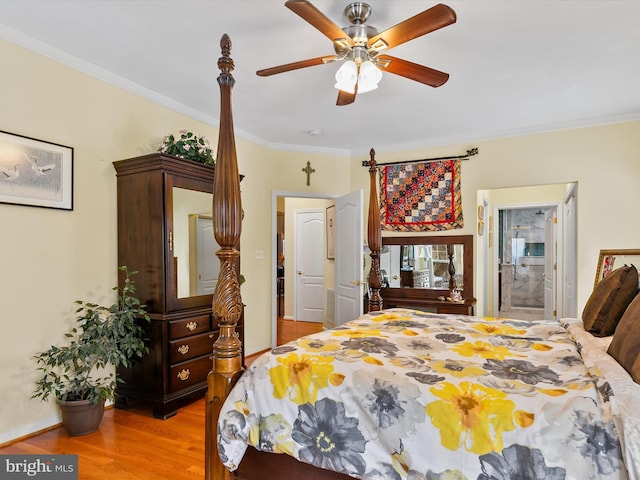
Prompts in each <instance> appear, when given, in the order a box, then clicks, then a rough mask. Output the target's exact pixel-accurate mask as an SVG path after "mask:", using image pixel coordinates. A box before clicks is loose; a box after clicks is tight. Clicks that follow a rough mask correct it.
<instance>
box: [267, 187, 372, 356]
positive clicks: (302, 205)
mask: <svg viewBox="0 0 640 480" xmlns="http://www.w3.org/2000/svg"><path fill="white" fill-rule="evenodd" d="M362 196H363V195H362V190H358V191H356V192H351V193H349V194H346V195H322V194H302V193H289V192H272V208H273V210H272V211H273V216H272V231H273V238H274V242H273V247H272V258H273V264H272V265H273V270H272V272H273V277H272V278H273V286H272V292H274V293H273V302H272V305H273V307H272V343H273V346H276V345H277V341H278V338H279V337H280V335H279V329H278V324H279V323H280V324H281V323H282V322H279V321H278V319H279V318H281V319H282V320H285V321H286V320H292V321H296V324H297V325H296V326H297V327H298V328H301V327H302V326H303V325H301V324H302V323H303V322H297V320H299V319H297V318H295V317H296V316H297V315H298V305H299V304H300V303H301V302H302V301H303V300H304V299H303V298H301V295H302V294H303V293H304V289H303V288H301V286H300V285H299V282H298V280H299V277H300V274H301V273H302V274H303V273H305V272H303V271H302V270H301V269H300V268H299V265H298V264H300V257H301V255H300V254H301V253H303V254H304V251H306V250H307V248H308V247H307V245H304V248H301V247H298V246H297V245H298V242H297V240H296V239H297V237H298V236H299V230H301V229H300V228H299V227H297V226H296V221H295V217H296V215H295V212H305V211H309V210H314V209H315V210H316V211H317V210H320V211H322V212H323V213H324V215H325V217H324V220H325V225H326V224H327V223H326V219H327V218H329V216H330V215H331V218H335V220H334V223H333V231H332V230H331V229H329V228H325V227H324V226H323V228H322V231H318V230H315V233H314V234H315V236H316V237H321V238H316V239H315V240H317V241H315V242H312V243H314V244H315V245H316V247H314V249H313V250H314V251H313V252H308V255H311V254H313V255H318V254H319V255H320V257H321V262H322V263H323V265H322V267H323V268H322V271H323V281H322V286H321V287H320V286H319V285H318V287H320V289H321V292H322V293H321V307H322V314H321V315H322V322H321V323H320V322H317V321H315V322H314V323H316V324H318V323H320V325H319V327H320V328H331V327H333V326H334V325H338V324H340V323H342V322H343V321H345V320H352V319H354V318H357V317H358V316H359V315H360V314H362V307H363V298H362V280H363V270H362V244H363V232H362V221H363V215H362V203H363V199H362ZM279 219H280V220H279ZM279 222H280V224H281V227H278V223H279ZM279 228H280V230H279ZM331 244H332V245H333V246H334V248H333V251H331V250H332V249H330V248H328V245H331ZM320 245H321V246H320ZM304 256H305V255H302V257H304ZM304 323H308V322H304ZM305 332H306V330H305ZM306 333H308V332H306ZM299 336H302V335H299ZM296 338H297V337H296Z"/></svg>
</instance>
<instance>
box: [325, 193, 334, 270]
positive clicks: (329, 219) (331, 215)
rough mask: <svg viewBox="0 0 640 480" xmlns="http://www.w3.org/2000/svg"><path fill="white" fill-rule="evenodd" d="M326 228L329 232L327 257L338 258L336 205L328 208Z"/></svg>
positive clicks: (330, 258)
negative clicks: (336, 247)
mask: <svg viewBox="0 0 640 480" xmlns="http://www.w3.org/2000/svg"><path fill="white" fill-rule="evenodd" d="M325 230H326V232H327V258H328V259H329V260H334V259H335V258H336V251H335V205H331V206H329V207H327V209H326V218H325Z"/></svg>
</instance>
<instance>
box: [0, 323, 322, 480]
mask: <svg viewBox="0 0 640 480" xmlns="http://www.w3.org/2000/svg"><path fill="white" fill-rule="evenodd" d="M320 330H322V325H321V324H317V323H316V324H312V323H308V322H296V321H293V320H282V323H281V324H279V325H278V345H281V344H283V343H286V342H288V341H290V340H293V339H295V338H298V337H300V336H302V335H307V334H309V333H315V332H317V331H320ZM247 361H249V358H247ZM46 453H66V454H77V455H78V471H79V473H78V478H79V479H80V480H94V479H95V480H98V479H100V480H103V479H105V478H114V479H118V480H158V479H165V478H166V479H171V480H191V479H200V480H201V479H202V478H204V399H199V400H196V401H195V402H193V403H191V404H189V405H187V406H185V407H182V408H180V410H178V413H177V414H176V415H175V416H174V417H171V418H169V419H167V420H158V419H156V418H153V416H152V415H151V410H150V409H149V408H147V407H146V406H144V405H136V404H135V403H134V402H132V403H130V408H129V409H128V410H120V409H116V408H109V409H107V410H106V411H105V414H104V419H103V421H102V424H101V425H100V429H99V430H98V431H97V432H94V433H91V434H89V435H84V436H81V437H70V436H69V435H68V434H67V433H66V431H65V430H64V429H63V428H62V427H59V428H54V429H52V430H49V431H47V432H44V433H41V434H39V435H36V436H33V437H30V438H27V439H24V440H21V441H18V442H15V443H13V444H11V445H8V446H5V447H2V448H0V454H1V455H9V454H46Z"/></svg>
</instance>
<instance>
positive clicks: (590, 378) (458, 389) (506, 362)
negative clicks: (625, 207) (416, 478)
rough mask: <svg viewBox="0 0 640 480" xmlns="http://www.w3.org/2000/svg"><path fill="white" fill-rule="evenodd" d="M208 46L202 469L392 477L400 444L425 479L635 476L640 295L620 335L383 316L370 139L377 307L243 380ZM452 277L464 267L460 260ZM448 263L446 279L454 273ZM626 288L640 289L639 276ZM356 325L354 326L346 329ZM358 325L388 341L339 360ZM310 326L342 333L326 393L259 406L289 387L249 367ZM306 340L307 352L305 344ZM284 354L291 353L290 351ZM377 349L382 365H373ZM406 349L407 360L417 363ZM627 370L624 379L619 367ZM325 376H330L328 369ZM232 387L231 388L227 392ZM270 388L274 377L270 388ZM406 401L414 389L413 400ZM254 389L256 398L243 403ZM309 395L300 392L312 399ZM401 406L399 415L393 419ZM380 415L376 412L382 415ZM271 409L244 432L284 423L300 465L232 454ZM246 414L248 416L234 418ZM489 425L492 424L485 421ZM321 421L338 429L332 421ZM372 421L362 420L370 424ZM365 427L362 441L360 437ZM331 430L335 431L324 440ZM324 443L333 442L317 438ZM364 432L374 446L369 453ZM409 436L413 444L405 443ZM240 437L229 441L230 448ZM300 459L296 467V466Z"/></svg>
mask: <svg viewBox="0 0 640 480" xmlns="http://www.w3.org/2000/svg"><path fill="white" fill-rule="evenodd" d="M221 49H222V56H221V57H220V59H219V60H218V67H219V69H220V72H221V73H220V76H219V77H218V84H219V85H220V93H221V102H220V110H221V111H220V131H219V141H218V153H217V164H216V171H215V176H214V186H213V227H214V235H215V238H216V241H217V243H218V244H219V245H220V250H219V251H218V252H217V253H216V254H217V256H218V258H219V259H220V275H219V279H218V283H217V286H216V291H215V293H214V296H213V317H214V321H215V322H216V323H217V324H218V325H219V327H220V336H219V337H218V339H217V340H216V342H215V344H214V346H213V369H212V370H211V372H210V373H209V375H208V380H207V381H208V385H207V387H208V391H207V395H206V402H205V409H206V413H205V415H206V425H205V478H206V480H233V479H235V480H256V479H264V478H268V479H281V478H292V479H299V478H302V479H304V480H340V479H342V480H346V479H349V478H352V477H349V476H347V475H346V474H339V473H335V472H334V471H332V470H324V469H320V468H318V467H315V466H312V465H311V463H314V464H317V465H322V466H325V467H326V468H332V467H337V468H334V470H336V471H344V472H349V473H353V474H358V475H363V474H365V473H366V474H367V475H377V476H376V477H375V478H391V476H389V475H387V474H386V473H385V472H390V471H391V470H393V469H395V468H396V467H394V466H393V464H395V462H396V460H397V458H394V456H395V455H396V454H398V452H402V453H401V460H400V461H402V462H406V463H403V465H401V468H402V469H404V470H405V471H407V472H408V473H409V474H413V473H411V472H414V473H417V474H418V475H424V473H422V472H425V471H428V472H431V471H432V470H433V471H436V472H437V471H439V472H441V473H439V474H438V476H439V477H440V476H441V475H446V476H449V473H452V472H459V473H460V475H467V476H466V477H465V478H485V477H486V478H489V476H490V477H491V478H498V477H500V478H503V477H504V478H506V477H508V476H512V477H513V476H514V475H516V476H517V477H518V478H539V479H542V478H565V473H566V477H567V478H606V479H608V480H623V479H626V478H628V476H627V473H631V474H632V475H629V477H630V478H633V479H634V480H636V479H640V471H638V468H637V463H636V462H635V461H634V456H636V454H637V452H638V451H640V438H638V436H637V435H636V432H637V430H638V428H637V426H638V425H639V424H640V418H638V414H637V412H638V398H640V387H639V386H638V384H637V383H635V382H638V379H637V375H638V372H637V368H636V367H637V363H638V360H637V358H636V356H637V352H638V348H637V344H638V340H637V338H635V337H634V336H632V335H630V333H629V332H633V331H637V330H638V329H637V328H634V327H637V325H638V320H637V318H639V317H638V313H637V312H638V309H640V300H633V301H631V299H629V301H630V302H631V304H630V305H629V307H628V312H630V313H629V314H628V315H627V313H626V312H625V314H624V315H623V317H622V319H621V320H620V324H621V328H620V329H619V330H620V331H621V333H620V334H616V335H617V336H615V335H614V336H613V338H610V339H607V338H597V337H594V335H592V333H593V332H590V331H587V330H586V329H585V325H584V322H583V319H577V318H575V319H562V320H561V321H555V320H545V319H539V320H535V321H515V320H513V319H496V318H483V317H473V316H466V315H459V314H458V315H454V314H450V315H447V314H446V312H439V313H438V314H437V315H435V316H432V314H430V313H428V312H420V311H417V310H412V309H410V308H409V309H398V311H395V310H394V309H391V310H385V311H383V312H381V310H382V306H383V301H382V298H381V296H380V291H379V290H380V288H381V283H382V278H381V274H380V250H381V244H382V238H381V226H380V220H379V213H378V195H377V182H376V170H377V168H376V162H375V159H374V155H375V152H374V151H373V149H372V150H371V152H370V157H371V159H370V162H369V167H370V168H369V175H370V192H369V213H368V228H367V240H368V243H369V248H370V250H371V254H370V255H371V270H370V272H369V275H368V286H369V293H370V295H369V305H368V308H369V311H370V312H375V313H373V314H372V315H364V316H362V317H361V318H359V319H354V321H353V322H348V323H346V324H345V325H343V326H341V328H340V329H333V330H330V331H328V332H321V333H318V334H315V335H313V336H311V337H307V338H304V339H301V340H298V341H295V342H291V343H289V344H287V345H286V346H284V347H283V350H281V351H277V350H274V351H272V352H270V353H269V354H265V355H264V356H261V357H260V358H259V359H258V360H256V362H255V363H254V364H252V366H251V367H250V372H248V374H247V375H243V376H242V377H241V374H242V372H243V364H244V359H243V349H242V345H241V342H240V340H239V339H238V335H237V333H236V331H235V329H236V324H237V323H238V321H239V320H240V318H241V316H242V310H243V304H242V299H241V296H240V285H239V281H238V270H239V268H238V265H239V255H240V253H239V251H238V248H237V246H238V245H239V243H240V232H241V222H242V207H241V200H240V182H239V175H238V165H237V158H236V150H235V140H234V130H233V120H232V113H231V91H232V88H233V85H234V79H233V76H232V74H231V72H232V71H233V68H234V64H233V60H232V59H231V57H230V51H231V41H230V39H229V37H228V36H227V35H224V36H223V37H222V40H221ZM468 250H471V249H470V248H465V254H466V253H467V251H468ZM450 261H451V257H450ZM634 271H635V269H634ZM465 273H469V272H468V269H467V266H465ZM450 274H451V276H453V273H452V271H451V270H450ZM612 275H613V274H612ZM612 278H614V279H615V277H612ZM629 278H630V279H631V282H634V281H635V282H637V272H635V273H634V274H633V275H630V276H629ZM611 283H612V282H605V281H603V282H600V283H599V284H598V286H596V290H595V293H598V290H601V288H599V286H600V285H604V287H602V289H605V288H608V287H607V285H610V284H611ZM634 285H635V288H636V290H637V283H635V284H634ZM465 286H467V285H465ZM471 291H472V289H471ZM598 295H600V294H599V293H598ZM598 295H596V297H598ZM639 298H640V297H639ZM621 301H622V300H621ZM398 321H399V322H400V323H398ZM378 322H381V323H378ZM407 322H408V323H407ZM372 325H375V328H372ZM353 327H355V330H351V329H352V328H353ZM360 328H363V329H365V331H369V332H373V331H376V332H377V331H379V330H381V331H383V332H384V335H386V336H387V337H388V338H390V339H392V340H395V343H392V344H391V345H387V346H384V347H383V349H381V350H379V352H380V353H378V350H376V351H374V352H373V353H372V356H371V357H361V358H357V359H356V358H354V357H350V356H349V355H348V354H347V355H346V356H342V357H341V356H340V354H339V353H343V354H344V352H345V351H350V349H351V340H353V336H352V335H355V336H356V337H357V336H359V335H361V333H359V330H360ZM323 335H326V336H327V337H341V338H342V340H336V342H339V343H340V345H341V348H342V347H344V348H343V350H342V351H341V352H338V354H336V350H331V351H330V352H329V353H327V355H326V356H324V357H322V356H321V357H322V358H324V359H326V360H328V361H330V362H335V364H336V365H338V366H339V367H340V372H339V373H340V375H338V376H337V377H336V378H335V380H336V383H332V388H330V389H327V390H326V391H325V392H323V398H321V399H318V400H317V401H316V400H315V398H316V397H315V396H314V395H315V394H314V392H312V394H311V395H308V396H302V394H301V392H296V393H295V396H296V398H293V399H292V398H289V399H287V401H286V402H283V403H284V407H291V406H292V405H293V406H296V407H295V410H294V409H292V408H280V406H282V405H280V404H279V405H280V406H279V407H273V405H271V406H267V407H266V408H263V406H261V405H259V404H260V403H268V402H261V400H264V399H266V398H269V399H271V398H272V397H273V398H284V397H283V394H282V391H283V389H284V388H283V385H284V387H285V388H288V385H289V384H286V381H281V380H280V379H278V380H277V381H273V380H272V379H266V380H265V378H264V377H262V375H261V374H258V375H256V371H260V369H263V370H262V371H263V372H264V371H269V375H271V372H278V371H279V370H277V369H279V367H280V365H282V363H280V364H279V362H285V363H286V362H288V365H289V366H291V365H295V368H296V369H297V368H298V366H299V362H300V360H299V359H298V357H297V353H296V350H297V349H298V348H303V349H306V348H307V347H309V346H310V345H307V346H304V344H305V343H306V342H309V341H311V342H312V343H319V344H322V342H323ZM603 335H604V334H603ZM416 336H419V337H420V338H419V341H418V342H413V340H409V341H408V340H407V338H417V337H416ZM597 340H606V342H604V343H603V342H599V341H597ZM384 342H387V340H384ZM365 343H367V345H368V346H367V347H366V348H367V349H368V348H369V346H370V345H371V344H372V343H375V341H373V342H372V340H371V337H369V336H367V337H366V342H365ZM389 343H390V342H389ZM609 344H610V345H611V347H608V345H609ZM301 345H302V346H301ZM385 345H386V343H385ZM391 347H393V348H391ZM311 348H317V345H316V346H312V347H311ZM356 348H359V347H356ZM387 348H391V350H390V353H388V352H387V351H385V349H387ZM287 349H292V350H293V351H292V350H289V351H288V352H287V351H286V350H287ZM360 351H365V350H364V348H363V349H362V350H360ZM425 352H427V354H426V355H425ZM416 355H417V356H418V357H416ZM427 357H428V358H427ZM390 358H391V359H392V361H395V363H394V364H389V365H388V368H378V366H380V365H384V364H385V362H387V361H388V360H389V359H390ZM416 358H418V360H419V361H417V362H416ZM633 362H635V364H634V363H633ZM368 365H372V366H373V373H371V371H367V370H366V367H367V366H368ZM634 365H635V366H634ZM394 368H395V370H397V371H398V372H399V373H396V372H395V371H394ZM625 370H626V371H625ZM342 372H344V374H343V373H342ZM434 372H437V374H434ZM461 372H462V373H461ZM629 373H633V374H634V375H636V377H633V378H631V377H630V376H629ZM276 374H277V373H276ZM296 375H297V374H296ZM392 377H393V378H392ZM319 378H320V377H319ZM324 378H326V380H327V381H328V380H329V377H324ZM407 378H411V379H415V380H411V381H409V380H407ZM263 380H264V381H263ZM634 380H635V382H634ZM482 382H484V383H482ZM236 384H237V385H236ZM379 384H380V385H382V384H385V385H387V386H385V387H381V390H380V389H379V387H378V386H375V387H373V385H379ZM234 385H236V388H233V389H232V387H234ZM366 385H370V387H367V386H366ZM274 386H278V388H279V390H278V391H277V392H275V393H274ZM421 387H424V388H421ZM314 388H315V387H314ZM374 390H375V392H374ZM266 391H268V393H266ZM353 392H356V393H357V392H361V393H362V394H352V393H353ZM395 392H399V393H397V395H402V398H403V400H398V401H397V402H398V403H396V405H400V403H402V405H406V406H407V408H406V409H405V408H404V406H403V407H402V408H399V407H398V408H395V407H394V408H393V410H394V413H393V415H396V417H397V420H396V421H394V422H391V423H392V424H391V425H390V426H391V428H388V427H389V422H387V421H386V420H384V421H382V422H381V421H378V420H376V418H377V417H376V415H378V413H377V412H379V409H378V407H377V405H378V403H377V402H378V400H380V399H382V403H384V404H385V405H390V404H389V402H388V400H389V399H390V398H392V397H393V398H396V396H397V395H396V393H395ZM603 392H605V394H603ZM298 393H300V396H299V397H298V396H297V395H298ZM261 394H264V397H262V396H261ZM305 395H306V393H305ZM419 396H422V397H423V398H424V400H421V401H420V402H419V401H417V400H415V399H417V398H418V397H419ZM256 397H260V400H258V401H256ZM311 398H313V400H309V399H311ZM372 398H375V400H372ZM397 398H398V399H399V398H400V397H399V396H398V397H397ZM412 399H414V400H412ZM225 400H227V401H226V403H225ZM346 402H351V403H350V406H349V408H350V409H351V411H352V412H357V413H354V414H352V415H355V416H350V417H347V415H346V414H345V411H346V410H345V408H346V407H345V406H344V405H345V403H346ZM394 402H396V400H394ZM421 402H423V403H421ZM392 403H393V402H392ZM230 405H231V407H230ZM242 405H244V406H242ZM272 407H273V408H272ZM384 408H385V409H386V408H387V407H386V406H385V407H384ZM223 409H224V414H223V416H222V417H221V412H222V411H223ZM245 409H246V411H245ZM400 411H402V412H408V414H407V415H405V414H404V413H403V414H400V413H399V412H400ZM314 412H315V413H314ZM386 412H387V411H386V410H385V413H384V415H383V418H384V419H388V418H390V417H389V416H388V415H387V413H386ZM274 415H275V416H281V417H282V418H284V420H282V421H281V422H279V421H278V420H275V421H274V423H275V425H273V426H272V427H274V428H270V427H269V425H265V427H266V428H262V426H260V431H259V433H258V434H257V435H262V434H264V435H265V438H264V439H263V438H262V437H261V438H260V440H261V441H262V440H265V444H262V443H260V442H259V443H258V445H259V447H262V446H263V445H266V449H267V450H272V451H276V452H278V451H279V452H282V451H288V450H287V448H288V447H287V446H286V443H287V442H286V440H285V442H284V443H279V442H280V440H279V439H277V438H276V439H275V441H273V440H274V438H275V437H277V436H278V435H279V430H278V429H279V428H282V427H283V426H284V428H285V429H286V428H287V425H294V427H293V428H292V431H294V433H296V434H297V438H298V439H300V441H298V440H296V438H295V437H294V434H293V433H292V435H291V437H290V438H291V439H292V440H293V441H294V442H297V443H298V444H299V445H301V448H300V449H299V451H298V452H297V453H298V455H297V458H300V459H301V460H300V461H299V460H296V459H295V458H294V457H292V456H289V455H286V454H274V453H264V452H261V451H258V450H257V449H255V448H253V447H248V448H247V449H246V452H245V450H244V449H245V447H247V445H248V444H256V443H255V442H246V441H245V440H247V439H248V437H249V435H251V434H252V432H251V431H250V429H251V428H253V425H252V422H255V421H256V420H258V419H262V418H268V417H272V416H274ZM296 415H297V417H296ZM411 415H415V418H412V417H411ZM251 416H253V419H251V420H247V419H248V417H251ZM314 416H316V417H318V419H319V421H318V422H317V423H314V420H311V417H314ZM360 416H363V417H364V418H363V419H362V421H363V423H364V424H366V425H367V426H365V427H363V428H362V430H358V429H357V428H355V427H354V425H355V423H356V422H359V421H360V420H359V419H358V418H356V417H360ZM426 416H428V417H429V419H428V421H427V419H426ZM301 417H304V418H303V419H301ZM238 418H239V420H238V421H235V420H236V419H238ZM345 419H349V421H348V422H347V423H349V422H351V420H353V421H352V422H351V425H350V426H349V425H348V426H347V427H346V429H345V428H344V421H345ZM219 420H220V423H222V424H224V427H222V428H221V435H220V439H221V442H220V448H221V452H220V453H222V456H223V457H225V464H227V465H229V466H230V468H235V467H236V466H237V469H236V470H235V471H234V472H230V471H229V470H227V469H226V468H225V467H224V464H223V463H222V461H221V459H220V456H219V455H218V453H219V452H218V448H219V447H218V442H217V439H218V424H219ZM308 420H309V421H308ZM494 420H495V421H496V422H497V423H492V422H494ZM405 421H406V423H403V422H405ZM260 422H261V420H260ZM266 423H268V422H266ZM338 423H339V424H338ZM417 423H420V424H421V428H420V429H417V428H415V425H416V424H417ZM332 424H336V425H337V427H338V429H337V430H336V429H333V426H332ZM296 425H297V426H296ZM460 425H465V427H464V431H462V430H461V431H458V430H456V429H457V428H458V426H460ZM492 425H493V426H494V427H492ZM369 426H373V428H375V431H374V432H373V434H372V432H371V431H369ZM422 427H423V428H422ZM332 429H333V430H332ZM396 429H397V430H396ZM408 430H411V432H409V431H408ZM363 431H364V432H365V433H366V434H367V435H368V436H370V439H367V440H366V441H365V437H364V434H363V433H362V432H363ZM274 432H275V437H274V436H273V435H274ZM309 432H315V433H311V434H309ZM335 432H338V433H337V434H336V435H335V436H333V437H332V435H333V433H335ZM452 432H453V433H452ZM616 432H619V433H616ZM462 433H464V435H462V436H461V434H462ZM387 434H388V436H387ZM467 435H470V436H469V437H468V438H469V439H471V440H470V443H469V442H467V440H464V438H467ZM375 437H379V438H381V439H382V440H383V441H384V442H389V443H387V445H384V446H381V445H382V443H377V444H376V443H374V442H373V440H374V439H375ZM327 438H329V439H330V441H329V442H328V443H327V442H326V439H327ZM346 440H348V441H346ZM351 440H353V441H351ZM272 441H273V443H272ZM369 441H371V446H372V448H371V449H370V450H367V449H368V446H367V445H366V443H367V442H369ZM405 441H406V443H405ZM398 442H399V444H398ZM507 442H508V443H507ZM410 443H411V444H412V445H410V446H411V447H413V448H414V450H413V453H411V452H409V451H408V448H409V444H410ZM238 444H240V445H241V446H240V448H237V447H238ZM274 445H275V447H274ZM405 445H406V446H407V449H406V450H405V447H404V446H405ZM227 447H228V448H227ZM281 447H283V448H282V449H281ZM240 449H241V451H240ZM238 452H239V454H238ZM343 454H344V455H345V456H343ZM361 454H363V455H361ZM367 454H368V455H367ZM365 456H366V458H365ZM411 457H413V460H412V458H411ZM625 457H626V458H625ZM625 460H626V466H627V467H628V470H627V469H626V468H625ZM307 461H308V462H309V463H305V462H307ZM412 463H413V464H414V465H415V466H412ZM390 469H391V470H390ZM447 472H449V473H447ZM463 472H465V473H463ZM487 472H488V473H487ZM491 472H495V475H494V473H491ZM532 472H537V473H535V474H532ZM427 475H430V474H429V473H428V474H427ZM360 478H362V477H360ZM367 478H369V477H367ZM371 478H373V477H371ZM403 478H404V477H403Z"/></svg>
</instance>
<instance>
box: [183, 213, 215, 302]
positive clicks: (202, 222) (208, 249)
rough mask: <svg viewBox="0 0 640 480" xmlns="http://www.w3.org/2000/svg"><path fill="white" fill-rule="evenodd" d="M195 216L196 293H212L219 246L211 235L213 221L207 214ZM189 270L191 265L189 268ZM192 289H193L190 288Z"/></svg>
mask: <svg viewBox="0 0 640 480" xmlns="http://www.w3.org/2000/svg"><path fill="white" fill-rule="evenodd" d="M194 216H195V228H196V238H197V240H196V255H195V257H196V270H195V273H196V275H195V277H196V278H195V281H196V292H197V293H196V295H206V294H209V293H213V292H214V290H215V289H216V283H218V275H219V273H220V261H219V260H218V257H217V256H216V252H217V251H218V250H219V249H220V246H219V245H218V244H217V243H216V239H215V237H214V235H213V222H212V219H211V216H209V215H199V214H196V215H194ZM189 270H190V271H192V272H193V270H191V267H190V269H189ZM192 291H193V290H192Z"/></svg>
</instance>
